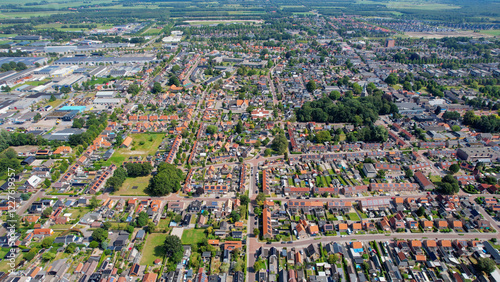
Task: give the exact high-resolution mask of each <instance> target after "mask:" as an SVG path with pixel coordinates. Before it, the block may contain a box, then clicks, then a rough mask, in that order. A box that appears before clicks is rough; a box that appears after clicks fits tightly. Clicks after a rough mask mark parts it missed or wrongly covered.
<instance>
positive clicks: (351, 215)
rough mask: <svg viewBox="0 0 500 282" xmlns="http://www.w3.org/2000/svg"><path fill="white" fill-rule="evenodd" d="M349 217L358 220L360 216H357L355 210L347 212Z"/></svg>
mask: <svg viewBox="0 0 500 282" xmlns="http://www.w3.org/2000/svg"><path fill="white" fill-rule="evenodd" d="M349 219H350V220H355V221H360V218H359V216H358V214H357V213H355V212H351V213H349Z"/></svg>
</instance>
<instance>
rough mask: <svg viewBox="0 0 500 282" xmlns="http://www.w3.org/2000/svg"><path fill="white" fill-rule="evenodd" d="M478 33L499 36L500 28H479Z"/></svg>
mask: <svg viewBox="0 0 500 282" xmlns="http://www.w3.org/2000/svg"><path fill="white" fill-rule="evenodd" d="M480 33H483V34H487V35H491V36H500V29H491V30H481V31H480Z"/></svg>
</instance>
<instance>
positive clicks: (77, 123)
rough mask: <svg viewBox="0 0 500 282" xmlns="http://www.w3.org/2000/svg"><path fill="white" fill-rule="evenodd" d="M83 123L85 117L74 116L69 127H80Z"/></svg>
mask: <svg viewBox="0 0 500 282" xmlns="http://www.w3.org/2000/svg"><path fill="white" fill-rule="evenodd" d="M84 125H85V119H83V118H75V119H74V120H73V125H71V127H73V128H82V127H83V126H84Z"/></svg>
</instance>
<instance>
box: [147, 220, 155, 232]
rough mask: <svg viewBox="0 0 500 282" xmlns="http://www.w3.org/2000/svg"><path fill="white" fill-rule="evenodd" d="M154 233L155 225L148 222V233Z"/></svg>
mask: <svg viewBox="0 0 500 282" xmlns="http://www.w3.org/2000/svg"><path fill="white" fill-rule="evenodd" d="M155 231H156V224H155V223H154V222H153V221H151V220H150V221H149V222H148V232H149V233H153V232H155Z"/></svg>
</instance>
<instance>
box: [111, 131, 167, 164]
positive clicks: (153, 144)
mask: <svg viewBox="0 0 500 282" xmlns="http://www.w3.org/2000/svg"><path fill="white" fill-rule="evenodd" d="M164 136H165V134H164V133H141V134H132V135H130V137H132V139H133V141H132V145H131V146H130V148H120V149H118V150H116V151H115V153H114V154H113V156H112V157H111V158H109V160H107V161H106V162H104V163H103V165H110V164H112V163H113V164H115V165H121V164H122V163H123V162H124V161H126V160H128V158H129V157H131V156H142V157H146V156H148V155H151V156H152V155H154V154H155V153H156V151H157V150H158V147H159V146H160V144H161V141H163V137H164ZM150 140H151V141H150ZM141 142H144V143H143V144H142V145H141Z"/></svg>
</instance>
